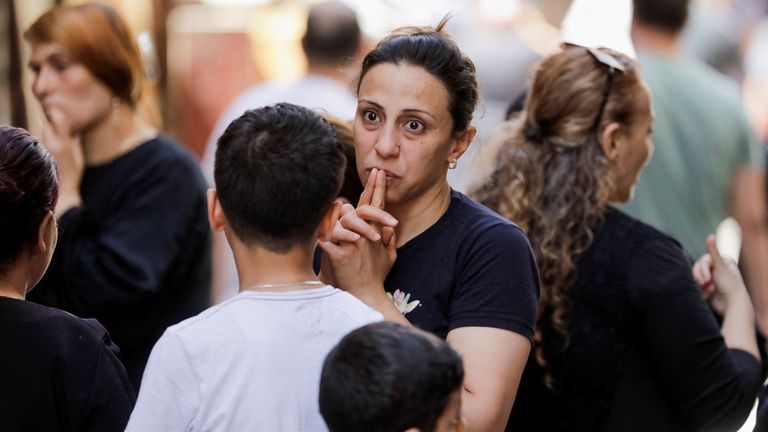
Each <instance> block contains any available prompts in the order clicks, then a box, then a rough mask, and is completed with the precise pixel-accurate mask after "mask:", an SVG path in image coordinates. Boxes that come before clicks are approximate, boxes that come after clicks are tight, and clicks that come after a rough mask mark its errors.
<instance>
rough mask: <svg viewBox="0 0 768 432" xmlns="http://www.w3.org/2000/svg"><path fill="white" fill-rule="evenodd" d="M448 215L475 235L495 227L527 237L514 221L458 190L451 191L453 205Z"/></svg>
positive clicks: (465, 230)
mask: <svg viewBox="0 0 768 432" xmlns="http://www.w3.org/2000/svg"><path fill="white" fill-rule="evenodd" d="M446 216H449V217H450V218H451V219H453V220H454V221H455V223H458V224H461V225H462V228H463V232H471V233H472V234H473V235H475V234H482V233H484V232H488V231H489V230H492V229H495V230H498V231H501V232H508V233H511V234H513V235H517V234H521V235H522V236H523V237H525V233H524V232H523V230H522V229H520V227H518V226H517V225H516V224H515V223H514V222H513V221H510V220H509V219H506V218H504V217H503V216H500V215H499V214H497V213H495V212H494V211H493V210H491V209H489V208H488V207H486V206H484V205H482V204H480V203H478V202H477V201H474V200H473V199H471V198H469V197H468V196H466V195H464V194H463V193H461V192H458V191H451V205H450V207H449V208H448V212H447V215H446Z"/></svg>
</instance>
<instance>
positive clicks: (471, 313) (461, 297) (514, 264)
mask: <svg viewBox="0 0 768 432" xmlns="http://www.w3.org/2000/svg"><path fill="white" fill-rule="evenodd" d="M463 256H464V259H463V265H462V266H459V270H458V271H459V272H460V274H459V275H458V279H457V280H458V282H457V285H456V288H455V289H456V292H455V293H454V295H453V299H452V301H451V310H450V329H449V330H453V329H455V328H459V327H468V326H473V327H495V328H500V329H504V330H510V331H513V332H515V333H518V334H521V335H523V336H525V337H526V338H528V339H531V338H532V337H533V329H534V325H535V322H536V308H537V307H538V303H539V276H538V270H537V268H536V262H535V259H534V257H533V251H532V250H531V246H530V244H529V242H528V238H527V237H526V236H525V234H524V233H523V232H522V231H521V230H520V229H519V228H517V227H516V226H514V225H511V224H497V225H494V226H492V227H490V228H489V229H486V230H485V231H483V232H482V233H479V234H478V235H477V236H475V237H474V238H472V239H470V240H469V244H468V245H466V252H465V253H464V254H463Z"/></svg>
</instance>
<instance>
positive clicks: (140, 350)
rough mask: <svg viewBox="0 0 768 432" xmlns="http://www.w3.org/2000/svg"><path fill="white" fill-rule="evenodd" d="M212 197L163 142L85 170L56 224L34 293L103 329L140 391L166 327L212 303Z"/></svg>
mask: <svg viewBox="0 0 768 432" xmlns="http://www.w3.org/2000/svg"><path fill="white" fill-rule="evenodd" d="M206 189H207V186H206V183H205V180H204V179H203V176H202V173H201V172H200V169H199V167H198V164H197V161H196V160H195V159H194V158H193V157H192V156H191V155H190V154H189V153H188V152H186V151H185V150H183V149H182V148H181V147H180V146H179V145H177V144H176V143H174V142H173V141H171V140H169V139H168V138H164V137H158V138H155V139H152V140H150V141H147V142H145V143H144V144H142V145H140V146H138V147H136V148H135V149H133V150H131V151H130V152H128V153H126V154H124V155H122V156H120V157H118V158H117V159H115V160H114V161H111V162H109V163H107V164H104V165H99V166H93V167H87V168H86V170H85V172H84V174H83V179H82V183H81V186H80V192H81V195H82V205H81V206H79V207H75V208H72V209H70V210H69V211H67V212H66V213H65V214H64V215H62V216H61V218H60V219H59V226H60V229H59V243H58V245H57V247H56V252H55V253H54V256H53V261H52V262H51V266H50V268H49V269H48V273H46V275H45V277H44V278H43V280H42V281H41V282H40V284H39V285H38V286H37V288H35V289H34V290H33V291H32V292H31V293H30V295H29V299H30V300H32V301H35V302H37V303H41V304H44V305H47V306H52V307H56V308H60V309H64V310H66V311H68V312H71V313H73V314H75V315H77V316H80V317H83V318H96V319H98V320H99V322H101V323H102V324H104V327H106V328H107V330H109V333H110V335H112V338H113V339H114V341H115V343H116V344H117V345H118V347H120V359H121V360H122V361H123V363H124V364H125V367H126V370H127V371H128V375H129V377H130V378H131V381H132V382H133V384H134V387H135V388H136V390H137V391H138V388H139V384H140V381H141V376H142V373H143V371H144V366H145V365H146V362H147V359H148V358H149V353H150V351H151V349H152V347H153V346H154V344H155V342H156V341H157V339H159V338H160V336H161V335H162V334H163V332H164V331H165V329H166V328H167V327H168V326H170V325H173V324H175V323H178V322H179V321H182V320H184V319H186V318H189V317H191V316H194V315H196V314H198V313H199V312H201V311H202V310H204V309H205V308H206V307H208V306H209V304H210V287H211V246H210V228H209V226H208V216H207V204H206V196H205V191H206Z"/></svg>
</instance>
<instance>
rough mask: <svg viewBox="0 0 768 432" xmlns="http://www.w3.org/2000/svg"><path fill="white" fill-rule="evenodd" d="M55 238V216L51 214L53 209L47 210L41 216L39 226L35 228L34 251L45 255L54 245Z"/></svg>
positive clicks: (56, 236)
mask: <svg viewBox="0 0 768 432" xmlns="http://www.w3.org/2000/svg"><path fill="white" fill-rule="evenodd" d="M57 238H58V235H57V231H56V218H55V217H54V216H53V211H52V210H48V213H47V214H46V215H45V217H43V221H42V222H40V226H39V227H38V228H37V251H36V252H39V253H41V254H43V255H45V253H46V252H48V251H49V250H51V249H53V248H55V247H56V240H57Z"/></svg>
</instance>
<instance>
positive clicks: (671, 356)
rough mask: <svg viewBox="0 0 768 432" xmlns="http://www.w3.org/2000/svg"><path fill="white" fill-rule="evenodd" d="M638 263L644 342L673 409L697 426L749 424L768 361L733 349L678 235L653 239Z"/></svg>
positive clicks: (633, 290) (635, 292)
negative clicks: (762, 370)
mask: <svg viewBox="0 0 768 432" xmlns="http://www.w3.org/2000/svg"><path fill="white" fill-rule="evenodd" d="M630 268H631V270H630V274H629V275H628V277H629V280H628V287H629V289H630V295H631V296H632V298H633V302H634V304H635V305H636V306H637V307H638V308H639V310H640V313H641V316H642V317H643V319H642V324H641V325H642V326H643V328H642V331H643V332H642V333H643V337H644V341H643V345H644V346H645V347H646V349H647V351H648V355H649V359H650V362H651V365H652V369H653V370H654V372H655V373H656V375H657V376H658V381H659V383H660V385H661V387H662V389H663V391H664V394H665V395H666V396H667V399H668V400H667V401H668V403H670V404H671V406H672V407H673V411H674V412H675V413H676V414H677V415H678V416H679V417H680V418H681V419H682V420H683V421H685V422H686V423H687V424H689V425H690V426H691V427H692V429H695V430H731V429H735V428H736V427H738V426H739V425H741V423H743V422H744V420H745V419H746V417H747V415H748V414H749V412H750V410H751V409H752V407H753V405H754V402H755V398H756V396H757V392H758V389H759V388H760V364H759V362H758V360H757V359H756V358H754V356H752V355H750V354H748V353H746V352H744V351H742V350H738V349H728V348H727V347H726V345H725V341H724V340H723V337H722V336H721V334H720V328H719V326H718V324H717V322H716V320H715V318H714V316H713V314H712V312H711V311H710V309H709V307H708V305H707V303H706V302H705V301H704V298H703V296H702V295H701V292H700V290H699V288H698V286H697V285H696V283H695V282H694V280H693V276H692V275H691V268H690V266H689V262H688V260H687V259H686V256H685V253H684V252H683V250H682V248H681V247H680V246H679V244H677V243H676V242H675V241H673V240H671V239H663V240H657V241H654V242H651V243H650V244H649V245H647V246H646V247H644V248H643V249H642V250H641V251H640V253H639V254H638V255H636V256H635V258H634V259H633V261H632V263H631V265H630Z"/></svg>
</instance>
